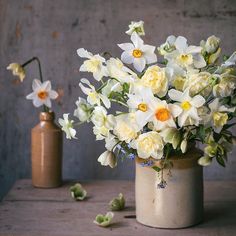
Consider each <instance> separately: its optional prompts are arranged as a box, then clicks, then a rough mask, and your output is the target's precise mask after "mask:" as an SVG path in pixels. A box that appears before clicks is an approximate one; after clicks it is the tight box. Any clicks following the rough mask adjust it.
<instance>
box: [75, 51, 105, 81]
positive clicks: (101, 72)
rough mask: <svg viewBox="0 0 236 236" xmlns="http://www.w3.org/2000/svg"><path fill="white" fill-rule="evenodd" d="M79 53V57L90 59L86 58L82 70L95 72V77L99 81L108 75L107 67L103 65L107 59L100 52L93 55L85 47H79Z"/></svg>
mask: <svg viewBox="0 0 236 236" xmlns="http://www.w3.org/2000/svg"><path fill="white" fill-rule="evenodd" d="M77 54H78V56H79V57H82V58H88V60H85V61H84V63H83V64H82V65H81V67H80V69H79V70H80V71H82V72H91V73H93V77H94V79H96V80H97V81H100V80H101V79H102V78H103V77H104V76H107V75H108V72H107V69H106V67H105V66H104V65H103V64H104V63H105V61H106V60H105V59H104V58H103V57H101V56H100V55H98V54H97V55H93V54H92V53H91V52H88V51H87V50H85V49H84V48H79V49H78V50H77Z"/></svg>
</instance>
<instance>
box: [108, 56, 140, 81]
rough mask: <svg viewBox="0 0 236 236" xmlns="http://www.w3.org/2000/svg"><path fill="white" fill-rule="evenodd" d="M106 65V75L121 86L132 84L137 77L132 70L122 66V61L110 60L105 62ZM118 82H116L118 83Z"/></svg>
mask: <svg viewBox="0 0 236 236" xmlns="http://www.w3.org/2000/svg"><path fill="white" fill-rule="evenodd" d="M106 65H107V71H108V75H109V76H110V77H111V78H115V79H117V80H118V81H119V82H120V83H121V84H123V83H132V82H133V81H134V78H136V77H137V75H136V74H135V73H134V72H133V71H132V70H130V69H129V68H127V67H126V66H124V64H123V63H122V61H120V60H119V59H118V58H110V59H109V60H107V62H106ZM118 81H116V82H117V83H118Z"/></svg>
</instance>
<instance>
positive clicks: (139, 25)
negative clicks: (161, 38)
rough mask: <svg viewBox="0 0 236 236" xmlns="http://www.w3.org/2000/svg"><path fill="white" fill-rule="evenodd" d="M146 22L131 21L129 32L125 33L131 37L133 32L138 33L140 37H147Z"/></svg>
mask: <svg viewBox="0 0 236 236" xmlns="http://www.w3.org/2000/svg"><path fill="white" fill-rule="evenodd" d="M143 25H144V22H143V21H142V20H141V21H131V23H130V24H129V30H127V31H126V32H125V33H126V34H128V35H131V34H132V33H133V32H136V33H137V34H138V35H140V36H143V35H145V32H144V27H143Z"/></svg>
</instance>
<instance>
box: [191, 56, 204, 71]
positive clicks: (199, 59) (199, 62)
mask: <svg viewBox="0 0 236 236" xmlns="http://www.w3.org/2000/svg"><path fill="white" fill-rule="evenodd" d="M193 59H194V60H193V64H194V66H195V67H196V68H202V67H205V66H206V61H205V60H204V57H203V56H202V55H201V54H200V53H199V54H196V55H194V56H193Z"/></svg>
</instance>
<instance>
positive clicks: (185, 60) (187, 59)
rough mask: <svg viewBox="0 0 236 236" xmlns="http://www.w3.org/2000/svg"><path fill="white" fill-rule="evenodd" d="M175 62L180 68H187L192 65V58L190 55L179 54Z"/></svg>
mask: <svg viewBox="0 0 236 236" xmlns="http://www.w3.org/2000/svg"><path fill="white" fill-rule="evenodd" d="M177 60H178V62H179V64H180V65H181V66H184V67H187V66H189V65H191V64H192V63H193V56H192V55H191V54H181V55H179V57H178V59H177Z"/></svg>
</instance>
